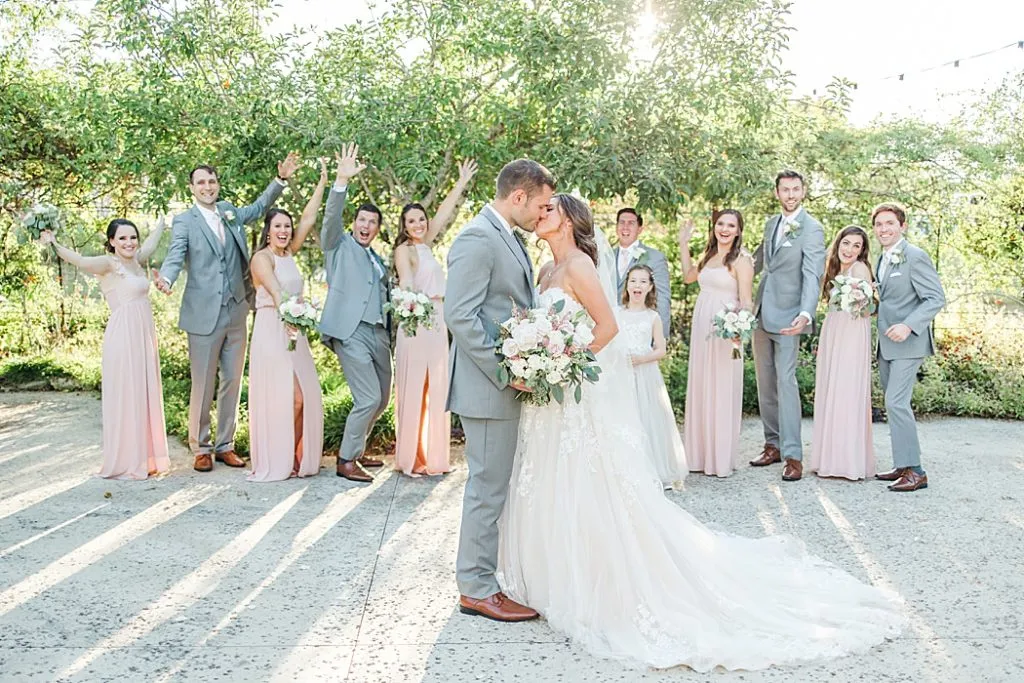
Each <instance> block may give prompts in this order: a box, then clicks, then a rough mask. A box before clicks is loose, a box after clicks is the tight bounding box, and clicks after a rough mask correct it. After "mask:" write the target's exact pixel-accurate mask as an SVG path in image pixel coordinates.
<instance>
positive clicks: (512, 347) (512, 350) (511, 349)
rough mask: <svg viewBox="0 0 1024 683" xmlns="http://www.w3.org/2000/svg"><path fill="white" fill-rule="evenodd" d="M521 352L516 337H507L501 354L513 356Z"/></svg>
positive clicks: (508, 356)
mask: <svg viewBox="0 0 1024 683" xmlns="http://www.w3.org/2000/svg"><path fill="white" fill-rule="evenodd" d="M518 353H519V346H518V345H517V344H516V341H515V340H514V339H506V340H505V341H504V343H502V345H501V355H503V356H505V357H506V358H511V357H512V356H515V355H517V354H518Z"/></svg>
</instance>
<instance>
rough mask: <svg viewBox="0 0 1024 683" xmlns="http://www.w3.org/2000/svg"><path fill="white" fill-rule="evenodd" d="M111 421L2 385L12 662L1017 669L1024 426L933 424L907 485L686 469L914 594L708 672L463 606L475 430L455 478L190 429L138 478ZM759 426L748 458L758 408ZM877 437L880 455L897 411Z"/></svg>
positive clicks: (702, 497)
mask: <svg viewBox="0 0 1024 683" xmlns="http://www.w3.org/2000/svg"><path fill="white" fill-rule="evenodd" d="M100 433H101V431H100V404H99V400H98V399H97V398H96V397H95V396H92V395H80V394H0V681H5V682H6V681H52V680H62V681H63V680H67V681H265V680H275V681H353V682H354V681H368V682H377V681H438V682H441V681H444V682H448V681H453V682H454V681H460V682H461V681H526V682H528V683H540V682H543V681H586V682H587V683H600V682H604V681H622V682H631V681H655V680H659V681H660V680H672V681H832V682H837V683H840V682H846V681H851V682H852V681H868V682H870V681H913V682H915V683H918V682H933V683H948V682H950V681H965V682H974V681H1007V682H1014V681H1024V569H1021V568H1022V567H1024V424H1022V423H1013V422H995V421H985V420H965V419H942V420H932V421H926V422H924V423H922V425H921V437H922V445H923V447H924V449H925V452H926V456H925V458H926V460H925V465H926V467H927V469H928V475H929V480H930V482H931V486H930V488H928V489H927V490H924V491H919V492H917V493H913V494H895V493H890V492H888V491H887V490H886V489H885V486H884V485H883V484H882V483H880V482H874V481H869V482H864V483H852V482H844V481H833V480H817V479H815V478H814V477H807V478H805V479H804V480H803V481H801V482H797V483H792V484H790V483H784V482H782V481H781V479H780V476H781V469H780V467H779V466H774V467H770V468H767V469H762V470H753V469H751V468H748V467H746V466H743V467H741V468H740V470H739V471H738V472H737V473H736V474H735V475H734V476H733V477H730V478H728V479H713V478H706V477H698V476H695V475H691V477H690V478H689V479H688V481H687V483H686V488H685V490H683V491H680V492H673V493H670V494H669V495H670V496H671V497H672V499H673V500H675V501H676V502H678V503H679V504H680V505H684V506H685V507H686V508H687V509H689V510H690V511H691V512H692V513H694V514H695V515H696V516H697V517H699V518H700V519H702V520H704V521H705V522H706V523H709V524H711V525H713V526H715V527H716V528H719V529H723V530H729V531H732V532H736V533H740V534H746V535H752V536H758V535H763V534H765V533H766V532H787V533H791V534H795V535H797V536H799V537H800V538H802V539H803V540H804V541H805V542H806V543H807V545H808V546H809V548H810V549H811V550H812V551H813V552H815V553H816V554H819V555H821V556H823V557H826V558H828V559H830V560H831V561H833V562H834V563H836V564H838V565H840V566H842V567H844V568H846V569H847V570H849V571H851V572H853V573H854V574H856V575H857V576H859V577H861V578H862V579H865V580H869V581H872V582H874V583H875V584H877V585H882V586H886V587H890V588H893V589H895V590H897V591H898V592H900V593H901V594H902V595H903V596H904V597H905V598H906V600H907V606H908V610H909V613H910V623H911V627H910V629H909V630H908V631H907V632H906V633H905V634H904V636H902V637H901V638H899V639H898V640H896V641H893V642H890V643H886V644H884V645H881V646H879V647H878V648H876V649H874V650H873V651H871V652H870V653H868V654H866V655H862V656H858V657H850V658H845V659H839V660H834V661H830V662H826V663H823V664H821V665H818V666H806V667H800V668H780V669H771V670H768V671H762V672H731V673H727V672H722V671H719V672H715V673H712V674H697V673H694V672H692V671H689V670H686V669H674V670H670V671H659V672H651V671H647V672H645V671H636V670H631V669H626V668H623V667H622V666H621V665H619V664H615V663H612V662H606V661H601V660H595V659H593V658H592V657H590V656H589V655H587V654H586V653H585V652H583V651H581V650H580V649H578V648H575V647H573V646H572V645H570V644H569V643H567V641H566V640H565V638H563V637H561V636H559V634H557V633H555V632H554V631H552V630H551V629H550V628H549V627H548V626H547V624H546V623H545V622H544V621H537V622H531V623H525V624H512V625H505V624H498V623H495V622H491V621H488V620H485V619H481V618H475V617H467V616H464V615H461V614H460V613H458V611H457V610H456V599H457V591H456V588H455V580H454V562H455V550H456V544H457V540H458V520H459V515H460V509H461V501H462V489H463V485H464V482H465V476H466V470H465V466H464V463H463V462H462V460H461V451H460V449H458V448H456V449H454V456H455V465H456V468H457V469H456V470H455V471H454V472H453V473H452V474H449V475H447V476H445V477H443V478H430V479H427V478H421V479H410V478H407V477H403V476H400V475H398V474H394V473H391V472H390V471H388V470H385V471H383V472H382V473H381V474H380V475H379V476H378V477H377V479H376V481H375V482H374V483H373V484H372V485H369V486H364V485H356V484H352V483H350V482H347V481H345V480H342V479H338V478H337V477H335V476H334V472H333V462H334V461H333V458H327V459H325V460H324V468H323V469H322V470H321V472H320V475H319V476H317V477H313V478H310V479H303V480H295V479H293V480H290V481H286V482H278V483H273V484H252V483H248V482H246V481H245V476H244V472H243V471H240V470H232V469H230V468H227V467H224V466H223V465H218V466H217V468H216V469H215V470H214V471H213V472H212V473H210V474H200V473H197V472H194V471H193V470H192V469H191V459H190V457H189V456H188V453H187V451H186V449H185V448H184V447H182V446H181V445H180V444H177V443H174V444H172V449H173V450H172V465H173V470H172V471H171V473H170V474H169V475H167V476H164V477H161V478H158V479H155V480H150V481H145V482H121V481H105V480H103V479H99V478H96V477H95V476H92V475H93V474H94V473H95V472H96V471H98V469H99V461H100V450H99V443H100ZM810 434H811V429H810V423H809V422H805V424H804V438H805V440H808V439H809V438H810ZM743 444H744V455H745V456H746V457H745V458H744V462H745V461H746V459H749V457H753V456H755V455H756V454H757V451H758V450H759V446H760V428H759V423H758V422H757V421H756V420H748V421H746V422H745V423H744V431H743ZM875 444H876V448H877V452H878V454H879V467H880V468H885V467H887V466H888V464H889V457H888V453H889V449H888V430H887V428H886V427H885V425H876V429H875ZM750 569H751V580H752V581H758V582H770V581H771V580H772V577H770V576H762V575H760V574H758V571H757V568H756V567H751V568H750ZM595 599H600V596H595ZM794 647H799V644H794Z"/></svg>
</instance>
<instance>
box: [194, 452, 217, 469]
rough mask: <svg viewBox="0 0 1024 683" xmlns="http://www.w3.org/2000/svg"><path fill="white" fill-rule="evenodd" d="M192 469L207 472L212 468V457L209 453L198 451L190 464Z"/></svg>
mask: <svg viewBox="0 0 1024 683" xmlns="http://www.w3.org/2000/svg"><path fill="white" fill-rule="evenodd" d="M192 469H194V470H195V471H196V472H209V471H210V470H212V469H213V458H211V457H210V454H209V453H200V454H199V455H197V456H196V461H195V463H193V464H192Z"/></svg>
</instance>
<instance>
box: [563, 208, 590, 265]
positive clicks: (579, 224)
mask: <svg viewBox="0 0 1024 683" xmlns="http://www.w3.org/2000/svg"><path fill="white" fill-rule="evenodd" d="M555 199H556V200H557V201H558V212H559V213H560V214H562V215H563V216H565V217H566V218H568V219H569V222H570V223H571V224H572V236H573V239H575V240H576V246H577V247H578V248H579V250H580V251H582V252H583V253H584V254H586V255H587V256H589V257H590V260H591V261H593V262H594V265H595V266H596V265H597V242H596V241H595V240H594V214H592V213H591V212H590V207H589V206H587V203H586V202H584V201H583V200H582V199H580V198H579V197H574V196H572V195H571V194H556V195H555Z"/></svg>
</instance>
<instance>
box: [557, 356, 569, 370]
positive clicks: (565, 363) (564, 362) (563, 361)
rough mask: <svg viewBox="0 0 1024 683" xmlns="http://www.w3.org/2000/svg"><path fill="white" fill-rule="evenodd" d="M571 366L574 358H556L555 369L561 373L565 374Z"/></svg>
mask: <svg viewBox="0 0 1024 683" xmlns="http://www.w3.org/2000/svg"><path fill="white" fill-rule="evenodd" d="M571 364H572V358H569V356H565V355H562V356H555V368H557V369H558V370H559V371H560V372H564V371H565V369H566V368H568V367H569V365H571Z"/></svg>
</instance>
